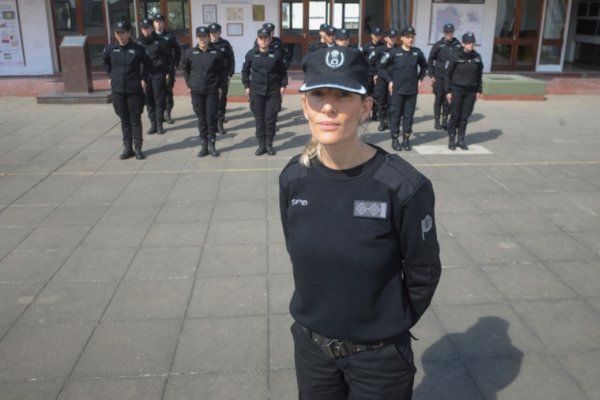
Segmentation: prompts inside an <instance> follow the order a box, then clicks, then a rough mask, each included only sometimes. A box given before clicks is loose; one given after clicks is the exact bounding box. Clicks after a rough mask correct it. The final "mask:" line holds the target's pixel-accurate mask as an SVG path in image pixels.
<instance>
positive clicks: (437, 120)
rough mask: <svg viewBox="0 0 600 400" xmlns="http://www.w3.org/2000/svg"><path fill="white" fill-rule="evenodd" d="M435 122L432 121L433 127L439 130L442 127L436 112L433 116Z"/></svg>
mask: <svg viewBox="0 0 600 400" xmlns="http://www.w3.org/2000/svg"><path fill="white" fill-rule="evenodd" d="M434 119H435V122H434V126H433V127H434V128H435V130H436V131H439V130H440V129H442V125H441V124H440V114H436V115H435V117H434Z"/></svg>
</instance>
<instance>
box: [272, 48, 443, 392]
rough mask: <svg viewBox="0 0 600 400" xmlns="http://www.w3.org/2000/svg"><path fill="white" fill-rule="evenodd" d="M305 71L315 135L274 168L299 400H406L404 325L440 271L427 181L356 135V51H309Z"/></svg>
mask: <svg viewBox="0 0 600 400" xmlns="http://www.w3.org/2000/svg"><path fill="white" fill-rule="evenodd" d="M303 69H304V73H305V75H304V79H305V82H304V85H303V86H302V88H301V89H300V90H301V92H303V93H302V100H301V102H302V108H303V110H304V115H305V117H306V118H307V120H308V126H309V128H310V132H311V135H312V138H311V142H310V143H309V144H308V146H307V147H306V149H305V150H304V152H303V154H302V155H299V156H296V157H294V158H293V159H292V160H291V161H290V162H289V163H288V165H287V166H286V167H285V168H284V170H283V171H282V173H281V175H280V209H281V221H282V225H283V231H284V236H285V241H286V246H287V250H288V252H289V255H290V259H291V261H292V266H293V272H294V282H295V290H294V294H293V296H292V300H291V303H290V312H291V314H292V317H293V318H294V320H295V322H294V324H293V325H292V328H291V330H292V335H293V338H294V355H295V364H296V377H297V382H298V392H299V398H300V399H304V400H306V399H309V400H313V399H323V400H324V399H349V400H350V399H352V400H354V399H395V400H401V399H410V398H411V396H412V388H413V381H414V374H415V366H414V361H413V352H412V348H411V335H410V333H409V329H410V328H411V327H412V326H414V324H415V323H416V322H417V321H418V320H419V318H420V317H421V316H422V315H423V313H424V312H425V310H426V309H427V307H428V306H429V304H430V302H431V299H432V297H433V293H434V291H435V288H436V286H437V283H438V281H439V278H440V273H441V264H440V259H439V246H438V241H437V234H436V228H435V218H434V194H433V189H432V185H431V182H430V181H429V180H428V179H427V178H425V177H424V176H423V175H422V174H420V173H419V172H418V171H417V170H415V169H414V168H413V167H412V166H411V165H409V164H408V163H407V162H405V161H403V160H402V159H401V158H400V157H398V156H397V155H390V154H388V153H387V152H385V151H384V150H383V149H381V148H379V147H376V146H373V145H369V144H366V143H363V142H362V141H361V140H360V139H359V136H358V129H359V125H360V124H361V123H362V122H363V121H365V120H366V119H367V118H368V116H369V113H370V112H371V107H372V105H373V99H372V98H371V97H369V96H367V95H366V93H367V90H366V88H367V85H368V79H369V74H368V66H367V62H366V60H365V59H364V57H363V56H362V55H361V53H360V52H359V51H358V50H356V49H352V48H339V47H338V48H329V49H325V48H323V49H319V50H316V51H314V52H311V53H309V54H308V55H307V56H306V57H305V59H304V61H303Z"/></svg>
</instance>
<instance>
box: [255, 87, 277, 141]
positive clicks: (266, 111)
mask: <svg viewBox="0 0 600 400" xmlns="http://www.w3.org/2000/svg"><path fill="white" fill-rule="evenodd" d="M280 109H281V93H280V92H279V89H277V90H276V91H271V92H269V93H267V94H266V95H261V94H256V93H252V89H250V110H252V113H253V114H254V120H255V121H256V137H257V138H258V142H259V143H261V144H264V143H265V140H267V141H268V140H273V137H275V124H276V122H277V114H278V113H279V110H280Z"/></svg>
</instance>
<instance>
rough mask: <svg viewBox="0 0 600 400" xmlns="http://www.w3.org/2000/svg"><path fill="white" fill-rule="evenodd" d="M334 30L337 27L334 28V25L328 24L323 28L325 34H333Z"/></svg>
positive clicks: (335, 30)
mask: <svg viewBox="0 0 600 400" xmlns="http://www.w3.org/2000/svg"><path fill="white" fill-rule="evenodd" d="M336 32H337V29H336V28H335V26H331V25H328V26H327V29H325V34H327V35H335V33H336Z"/></svg>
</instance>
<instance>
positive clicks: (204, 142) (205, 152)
mask: <svg viewBox="0 0 600 400" xmlns="http://www.w3.org/2000/svg"><path fill="white" fill-rule="evenodd" d="M200 140H201V143H202V147H200V151H199V152H198V157H206V156H207V155H208V139H207V138H202V139H200Z"/></svg>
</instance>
